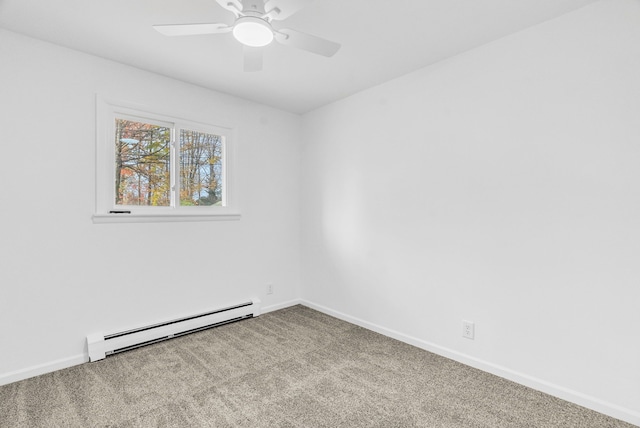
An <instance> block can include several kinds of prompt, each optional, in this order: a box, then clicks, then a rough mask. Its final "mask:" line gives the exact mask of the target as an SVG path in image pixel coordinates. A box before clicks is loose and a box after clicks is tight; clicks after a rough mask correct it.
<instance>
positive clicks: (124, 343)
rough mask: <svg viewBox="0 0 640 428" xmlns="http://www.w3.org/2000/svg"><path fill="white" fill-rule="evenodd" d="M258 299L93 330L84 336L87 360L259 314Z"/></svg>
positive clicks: (101, 357)
mask: <svg viewBox="0 0 640 428" xmlns="http://www.w3.org/2000/svg"><path fill="white" fill-rule="evenodd" d="M260 310H261V302H260V300H258V299H252V300H251V301H248V302H244V303H239V304H237V305H233V306H230V307H226V308H223V309H217V310H214V311H209V312H205V313H202V314H197V315H192V316H188V317H183V318H179V319H175V320H171V321H166V322H162V323H159V324H153V325H149V326H145V327H139V328H135V329H132V330H127V331H122V332H119V333H112V334H107V335H105V334H103V333H92V334H89V335H88V336H87V349H88V351H89V361H98V360H102V359H104V358H105V357H107V356H108V355H112V354H117V353H120V352H124V351H129V350H131V349H135V348H139V347H141V346H146V345H150V344H152V343H157V342H161V341H163V340H167V339H171V338H173V337H178V336H183V335H185V334H189V333H194V332H196V331H201V330H205V329H208V328H211V327H216V326H219V325H223V324H228V323H231V322H235V321H240V320H243V319H246V318H252V317H257V316H259V315H260Z"/></svg>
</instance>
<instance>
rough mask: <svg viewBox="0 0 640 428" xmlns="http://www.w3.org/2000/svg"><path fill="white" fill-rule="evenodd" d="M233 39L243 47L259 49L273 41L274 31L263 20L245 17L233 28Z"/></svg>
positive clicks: (239, 19)
mask: <svg viewBox="0 0 640 428" xmlns="http://www.w3.org/2000/svg"><path fill="white" fill-rule="evenodd" d="M233 37H235V38H236V40H237V41H239V42H240V43H242V44H243V45H246V46H251V47H254V48H259V47H262V46H266V45H268V44H269V43H271V42H272V41H273V30H272V29H271V26H270V25H269V24H268V23H267V22H266V21H264V20H263V19H260V18H256V17H253V16H243V17H241V18H238V20H237V21H236V24H235V25H234V26H233Z"/></svg>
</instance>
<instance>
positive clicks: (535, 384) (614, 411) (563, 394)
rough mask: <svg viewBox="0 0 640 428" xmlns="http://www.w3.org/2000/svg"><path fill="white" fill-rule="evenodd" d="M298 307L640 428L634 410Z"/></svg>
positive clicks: (374, 327) (371, 326) (362, 323)
mask: <svg viewBox="0 0 640 428" xmlns="http://www.w3.org/2000/svg"><path fill="white" fill-rule="evenodd" d="M300 304H302V305H304V306H308V307H310V308H312V309H315V310H317V311H320V312H322V313H325V314H327V315H331V316H333V317H336V318H339V319H341V320H343V321H347V322H349V323H351V324H355V325H358V326H360V327H364V328H366V329H368V330H372V331H375V332H376V333H380V334H382V335H384V336H388V337H391V338H393V339H396V340H399V341H401V342H404V343H408V344H410V345H413V346H416V347H418V348H421V349H424V350H426V351H429V352H433V353H434V354H438V355H441V356H443V357H447V358H449V359H452V360H454V361H458V362H460V363H462V364H465V365H468V366H471V367H474V368H476V369H479V370H482V371H485V372H487V373H491V374H494V375H496V376H500V377H502V378H504V379H507V380H510V381H513V382H516V383H519V384H521V385H524V386H527V387H529V388H533V389H535V390H538V391H541V392H544V393H546V394H549V395H553V396H555V397H558V398H561V399H563V400H566V401H569V402H572V403H574V404H577V405H579V406H582V407H586V408H588V409H591V410H595V411H596V412H599V413H603V414H605V415H608V416H611V417H613V418H616V419H620V420H622V421H625V422H628V423H630V424H634V425H637V426H640V413H639V412H636V411H634V410H631V409H628V408H625V407H622V406H618V405H616V404H613V403H609V402H606V401H604V400H600V399H599V398H596V397H592V396H589V395H586V394H583V393H581V392H578V391H574V390H571V389H569V388H565V387H563V386H560V385H556V384H554V383H551V382H547V381H545V380H543V379H539V378H536V377H533V376H529V375H527V374H524V373H520V372H517V371H514V370H511V369H508V368H506V367H503V366H500V365H497V364H493V363H490V362H488V361H484V360H480V359H478V358H475V357H472V356H470V355H466V354H463V353H461V352H458V351H455V350H453V349H449V348H445V347H443V346H439V345H436V344H435V343H431V342H427V341H424V340H421V339H417V338H415V337H412V336H408V335H406V334H403V333H400V332H397V331H395V330H391V329H388V328H385V327H382V326H380V325H377V324H373V323H370V322H367V321H364V320H361V319H359V318H356V317H352V316H350V315H347V314H344V313H342V312H339V311H335V310H333V309H331V308H328V307H326V306H322V305H318V304H315V303H312V302H309V301H307V300H304V299H302V300H301V301H300Z"/></svg>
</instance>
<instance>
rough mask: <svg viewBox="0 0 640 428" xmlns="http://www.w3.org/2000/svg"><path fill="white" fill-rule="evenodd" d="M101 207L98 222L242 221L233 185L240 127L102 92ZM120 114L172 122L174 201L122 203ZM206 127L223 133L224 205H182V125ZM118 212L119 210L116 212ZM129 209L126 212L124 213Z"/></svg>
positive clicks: (98, 168) (98, 124) (98, 190)
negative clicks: (110, 97)
mask: <svg viewBox="0 0 640 428" xmlns="http://www.w3.org/2000/svg"><path fill="white" fill-rule="evenodd" d="M96 103H97V105H96V115H97V121H96V210H95V213H94V214H93V217H92V219H93V222H94V223H148V222H174V221H215V220H239V219H240V213H239V212H238V208H237V204H236V194H235V186H234V185H233V181H234V180H233V170H234V168H233V158H234V145H233V140H234V138H233V137H234V130H233V128H229V127H224V126H217V125H212V124H207V123H201V122H195V121H191V120H186V119H181V118H179V117H178V116H177V115H174V114H163V113H158V112H157V111H153V110H152V109H149V108H148V107H145V106H139V105H135V104H131V103H127V102H112V101H109V100H106V99H104V98H102V97H100V96H97V97H96ZM116 118H121V119H129V120H136V121H140V122H145V123H150V124H153V125H159V126H165V127H170V128H171V130H172V132H171V134H172V136H171V155H170V165H171V183H170V186H171V189H172V190H171V200H172V203H171V206H162V207H158V206H137V205H136V206H131V205H116V204H115V200H116V197H115V196H116V189H115V161H116V150H115V146H114V140H115V121H116ZM180 129H186V130H189V131H196V132H203V133H209V134H214V135H219V136H221V137H223V138H222V140H223V142H222V144H223V146H222V186H223V188H222V204H221V205H211V206H181V205H180V201H179V199H180V198H179V186H180V183H179V177H180V171H179V168H180V166H179V162H177V156H178V152H179V150H180V147H179V143H178V141H177V139H178V138H179V136H178V130H180ZM114 211H115V212H114ZM123 211H124V212H123Z"/></svg>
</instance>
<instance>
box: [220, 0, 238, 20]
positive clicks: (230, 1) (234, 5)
mask: <svg viewBox="0 0 640 428" xmlns="http://www.w3.org/2000/svg"><path fill="white" fill-rule="evenodd" d="M216 2H217V3H218V4H219V5H220V6H221V7H223V8H225V9H227V10H228V11H229V12H232V13H233V14H234V15H235V16H236V17H238V16H239V12H242V2H241V1H240V0H216Z"/></svg>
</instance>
